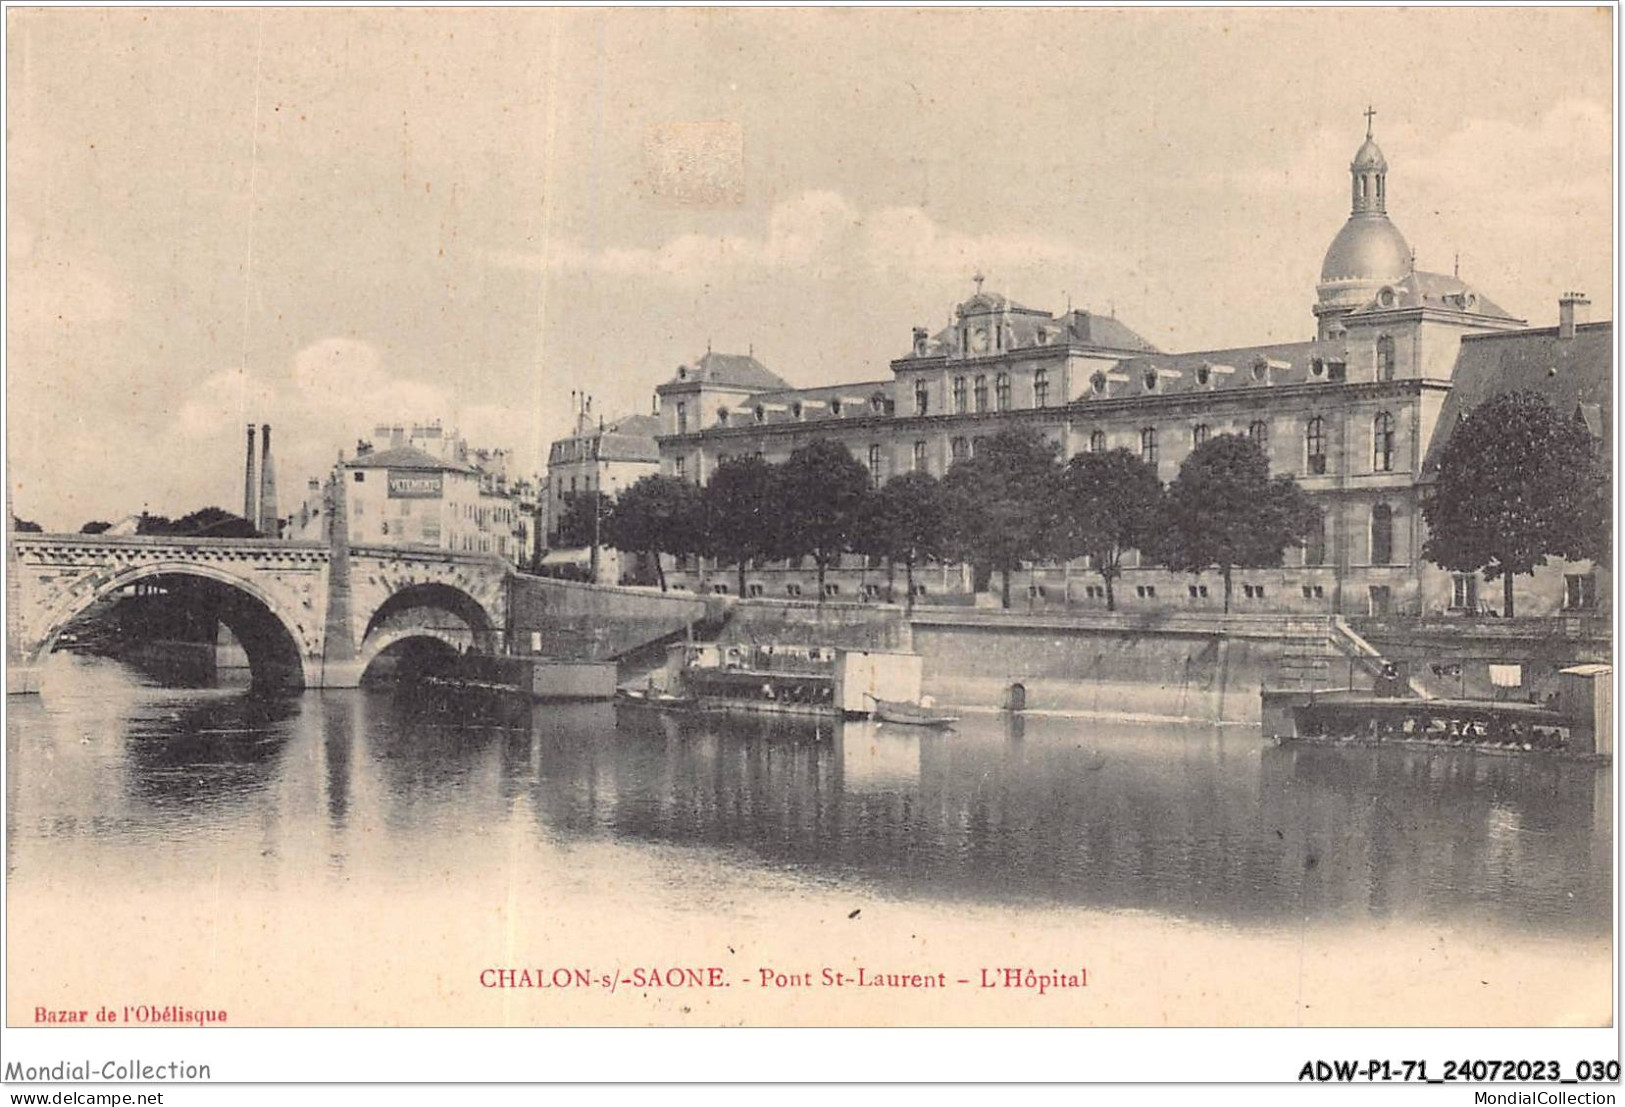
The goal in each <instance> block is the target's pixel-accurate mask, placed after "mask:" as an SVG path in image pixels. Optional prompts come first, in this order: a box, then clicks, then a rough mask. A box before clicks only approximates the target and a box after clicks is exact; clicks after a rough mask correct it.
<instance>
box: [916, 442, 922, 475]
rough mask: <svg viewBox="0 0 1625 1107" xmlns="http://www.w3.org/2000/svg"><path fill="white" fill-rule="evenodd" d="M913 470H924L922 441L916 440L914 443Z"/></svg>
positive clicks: (920, 471)
mask: <svg viewBox="0 0 1625 1107" xmlns="http://www.w3.org/2000/svg"><path fill="white" fill-rule="evenodd" d="M914 471H915V472H916V473H923V472H925V443H924V442H916V443H914Z"/></svg>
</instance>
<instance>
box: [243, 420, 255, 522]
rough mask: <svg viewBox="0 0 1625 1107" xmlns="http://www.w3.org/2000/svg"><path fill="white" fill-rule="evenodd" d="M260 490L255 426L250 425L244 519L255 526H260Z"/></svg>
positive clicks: (245, 475)
mask: <svg viewBox="0 0 1625 1107" xmlns="http://www.w3.org/2000/svg"><path fill="white" fill-rule="evenodd" d="M258 491H259V488H258V487H256V486H255V484H254V424H253V423H250V424H248V460H247V461H245V462H244V463H243V518H244V519H247V520H248V521H249V522H250V523H252V524H254V525H255V526H258V525H259V511H258V510H257V508H256V505H257V502H258V501H256V500H255V498H254V497H255V493H257V492H258Z"/></svg>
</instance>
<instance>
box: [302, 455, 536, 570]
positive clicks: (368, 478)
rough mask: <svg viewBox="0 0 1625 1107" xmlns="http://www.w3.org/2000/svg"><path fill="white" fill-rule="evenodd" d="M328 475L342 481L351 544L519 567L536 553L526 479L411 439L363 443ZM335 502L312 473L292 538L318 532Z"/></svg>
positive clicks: (531, 496)
mask: <svg viewBox="0 0 1625 1107" xmlns="http://www.w3.org/2000/svg"><path fill="white" fill-rule="evenodd" d="M330 479H332V480H336V481H342V482H343V484H344V495H343V497H342V501H341V502H342V504H343V513H344V520H343V525H344V526H345V527H346V528H347V530H348V533H349V537H350V542H351V543H352V544H355V545H366V546H413V547H420V548H421V547H431V548H435V549H443V550H454V551H456V552H459V553H489V554H495V555H497V556H499V557H505V558H507V559H508V560H510V561H512V562H514V563H515V564H518V565H529V564H531V562H532V561H533V560H534V558H535V545H534V542H535V534H536V529H535V498H534V491H533V490H532V489H531V486H530V484H529V482H525V481H519V482H510V481H508V480H506V479H505V478H504V477H501V476H499V475H495V474H492V473H490V472H486V471H484V470H482V469H480V468H479V467H477V466H476V465H473V464H470V463H469V462H467V461H462V460H457V459H456V457H455V454H452V455H450V456H435V455H434V454H431V453H429V452H428V451H426V450H424V449H422V448H420V447H418V446H412V445H398V446H393V447H390V448H388V449H384V450H374V449H373V448H372V446H371V444H370V443H367V442H361V443H358V444H357V451H356V456H355V457H354V458H353V459H351V460H348V461H340V463H339V464H338V465H337V466H336V467H335V469H334V471H333V475H332V477H331V478H330ZM333 500H334V497H332V496H331V495H330V494H329V493H328V491H327V490H324V489H323V488H322V487H321V484H320V482H319V481H317V480H315V479H312V480H311V482H310V486H309V490H308V494H307V496H306V499H305V502H304V503H303V504H302V505H301V507H300V509H299V512H298V514H297V515H296V516H295V518H294V520H293V524H294V534H295V536H296V537H300V538H308V539H317V538H321V537H322V536H323V535H324V534H325V533H326V531H325V526H326V522H325V519H324V518H323V516H324V513H325V512H326V511H328V510H330V507H329V505H330V504H331V503H332V502H333Z"/></svg>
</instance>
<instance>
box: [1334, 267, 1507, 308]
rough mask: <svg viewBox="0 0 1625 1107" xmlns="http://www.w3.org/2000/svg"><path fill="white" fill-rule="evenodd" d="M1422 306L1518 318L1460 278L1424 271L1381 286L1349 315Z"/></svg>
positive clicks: (1414, 272) (1413, 272) (1415, 272)
mask: <svg viewBox="0 0 1625 1107" xmlns="http://www.w3.org/2000/svg"><path fill="white" fill-rule="evenodd" d="M1390 290H1392V291H1391V292H1390ZM1419 307H1420V308H1435V309H1438V310H1441V311H1464V312H1469V313H1471V314H1473V315H1488V316H1492V317H1494V318H1496V319H1515V318H1516V316H1514V315H1512V314H1511V313H1510V312H1508V311H1507V310H1506V309H1505V308H1503V307H1501V306H1500V305H1499V304H1497V303H1496V302H1495V301H1493V300H1491V299H1490V298H1489V297H1488V296H1485V295H1484V294H1483V293H1481V292H1479V291H1478V290H1477V289H1474V288H1472V287H1471V286H1469V285H1468V284H1467V283H1466V282H1465V281H1463V280H1462V279H1461V278H1460V277H1452V276H1450V275H1449V274H1447V273H1424V272H1421V271H1420V270H1416V271H1412V272H1411V273H1409V274H1407V275H1406V276H1405V277H1403V278H1401V279H1400V280H1397V281H1393V282H1391V283H1390V284H1388V285H1386V286H1385V287H1383V288H1381V289H1379V290H1378V291H1377V293H1376V295H1375V296H1373V297H1372V298H1371V299H1369V300H1367V301H1366V302H1365V303H1364V304H1361V305H1360V306H1359V307H1357V308H1355V309H1354V310H1353V311H1352V312H1350V313H1349V314H1350V316H1360V315H1372V314H1375V313H1377V312H1383V311H1403V310H1405V309H1406V308H1419Z"/></svg>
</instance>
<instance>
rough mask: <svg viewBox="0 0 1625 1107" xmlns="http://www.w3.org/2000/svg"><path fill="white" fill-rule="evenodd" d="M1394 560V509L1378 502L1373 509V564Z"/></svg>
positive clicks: (1383, 563)
mask: <svg viewBox="0 0 1625 1107" xmlns="http://www.w3.org/2000/svg"><path fill="white" fill-rule="evenodd" d="M1393 560H1394V509H1393V508H1391V507H1389V506H1388V505H1387V504H1378V505H1377V506H1376V507H1373V508H1372V509H1371V564H1373V565H1388V564H1391V563H1392V562H1393Z"/></svg>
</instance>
